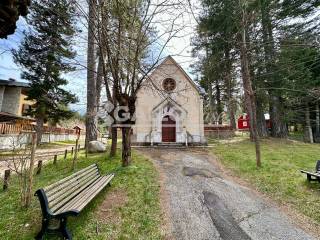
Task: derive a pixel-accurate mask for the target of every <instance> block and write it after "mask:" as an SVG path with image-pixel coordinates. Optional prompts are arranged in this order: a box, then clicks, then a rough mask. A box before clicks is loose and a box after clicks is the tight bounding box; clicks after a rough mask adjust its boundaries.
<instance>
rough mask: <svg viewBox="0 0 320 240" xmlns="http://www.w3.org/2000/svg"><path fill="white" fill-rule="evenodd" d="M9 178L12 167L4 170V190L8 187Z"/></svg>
mask: <svg viewBox="0 0 320 240" xmlns="http://www.w3.org/2000/svg"><path fill="white" fill-rule="evenodd" d="M9 178H10V169H6V170H5V171H4V179H3V190H4V191H5V190H7V189H8V185H9Z"/></svg>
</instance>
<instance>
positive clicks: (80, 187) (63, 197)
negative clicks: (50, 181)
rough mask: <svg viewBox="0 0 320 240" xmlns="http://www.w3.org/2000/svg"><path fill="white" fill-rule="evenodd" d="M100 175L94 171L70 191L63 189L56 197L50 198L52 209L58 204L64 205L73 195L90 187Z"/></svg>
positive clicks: (76, 183)
mask: <svg viewBox="0 0 320 240" xmlns="http://www.w3.org/2000/svg"><path fill="white" fill-rule="evenodd" d="M99 177H100V175H99V174H96V173H92V174H91V175H89V176H87V178H86V179H82V180H80V181H79V182H75V183H74V186H72V188H70V189H69V190H68V191H63V192H61V194H59V195H57V196H56V197H55V198H54V199H50V201H49V207H50V208H51V209H54V208H55V207H56V205H58V204H62V205H63V203H64V202H66V201H67V200H68V199H71V198H72V196H75V195H76V194H77V193H80V192H81V191H82V190H83V189H85V188H86V187H88V186H89V185H90V184H91V183H92V182H93V181H94V180H95V179H97V178H99Z"/></svg>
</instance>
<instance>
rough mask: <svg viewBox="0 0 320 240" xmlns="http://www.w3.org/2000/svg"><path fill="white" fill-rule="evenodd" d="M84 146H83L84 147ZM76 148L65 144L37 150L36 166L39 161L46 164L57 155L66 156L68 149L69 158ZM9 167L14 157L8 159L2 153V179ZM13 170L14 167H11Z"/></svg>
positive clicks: (0, 175)
mask: <svg viewBox="0 0 320 240" xmlns="http://www.w3.org/2000/svg"><path fill="white" fill-rule="evenodd" d="M82 146H83V145H82ZM73 147H74V144H64V145H61V146H55V147H51V148H43V149H41V148H39V149H37V150H36V161H35V165H37V164H38V163H37V161H39V160H42V161H43V162H44V163H45V162H46V161H48V160H52V159H53V156H54V155H55V154H57V153H59V154H58V155H60V156H61V155H64V151H65V150H66V149H67V150H68V154H69V155H68V156H70V152H71V149H72V148H73ZM19 160H20V159H19V157H15V163H16V164H18V162H19ZM9 165H11V166H12V165H13V163H12V157H6V156H1V152H0V179H1V177H3V175H4V171H5V170H6V169H9V168H10V167H9ZM11 168H13V167H11Z"/></svg>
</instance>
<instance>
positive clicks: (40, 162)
mask: <svg viewBox="0 0 320 240" xmlns="http://www.w3.org/2000/svg"><path fill="white" fill-rule="evenodd" d="M41 168H42V160H39V161H38V170H37V174H40V173H41Z"/></svg>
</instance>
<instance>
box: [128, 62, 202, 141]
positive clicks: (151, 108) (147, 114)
mask: <svg viewBox="0 0 320 240" xmlns="http://www.w3.org/2000/svg"><path fill="white" fill-rule="evenodd" d="M132 137H133V139H132V142H133V144H136V145H156V144H163V143H169V144H170V143H181V144H186V145H200V144H204V143H205V142H206V140H205V137H204V124H203V98H202V96H201V94H200V91H199V89H198V87H197V85H196V84H195V83H194V82H193V81H192V79H191V78H190V77H189V76H188V74H187V73H186V72H185V71H184V70H183V69H182V67H181V66H180V65H179V64H178V63H177V62H176V61H175V60H174V59H173V58H172V57H171V56H168V57H167V58H166V59H165V60H164V61H163V62H162V63H161V64H160V65H159V66H158V67H157V68H156V69H154V70H153V72H152V73H151V74H150V75H149V77H148V79H147V80H145V82H144V84H143V87H142V88H141V89H140V90H139V92H138V94H137V101H136V123H135V125H134V126H133V135H132Z"/></svg>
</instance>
